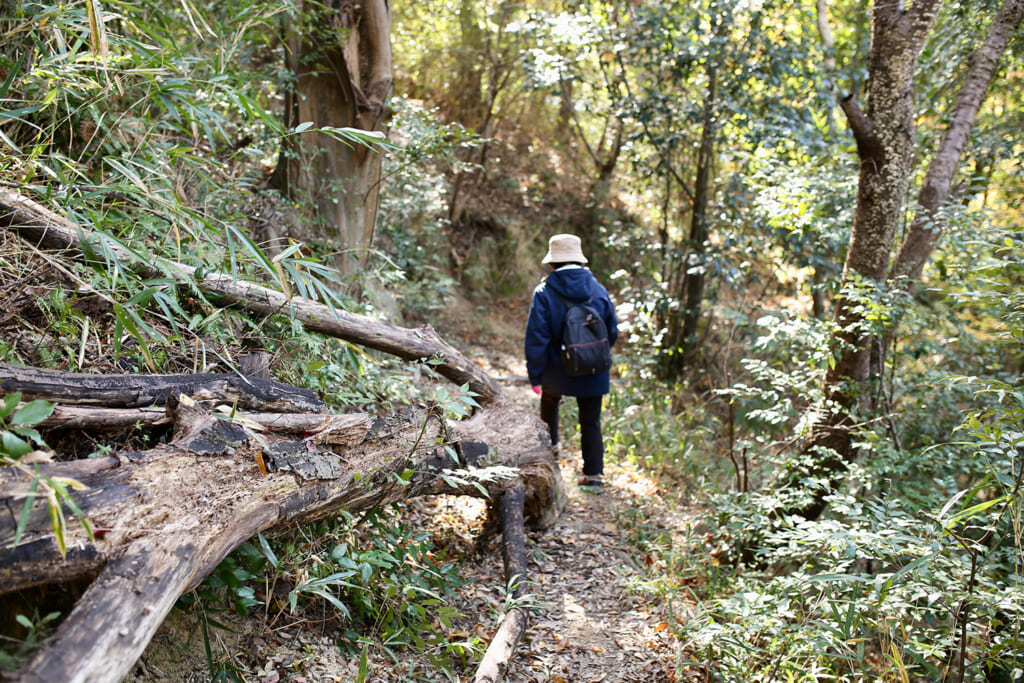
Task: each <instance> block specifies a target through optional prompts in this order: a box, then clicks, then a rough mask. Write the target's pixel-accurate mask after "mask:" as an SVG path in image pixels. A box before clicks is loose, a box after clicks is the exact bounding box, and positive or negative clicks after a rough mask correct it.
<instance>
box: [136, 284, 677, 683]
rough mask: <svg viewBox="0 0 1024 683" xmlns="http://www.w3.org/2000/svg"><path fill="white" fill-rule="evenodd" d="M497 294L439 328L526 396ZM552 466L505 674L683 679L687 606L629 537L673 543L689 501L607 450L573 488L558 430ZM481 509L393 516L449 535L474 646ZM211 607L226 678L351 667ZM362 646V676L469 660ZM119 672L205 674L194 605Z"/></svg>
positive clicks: (272, 680) (482, 627)
mask: <svg viewBox="0 0 1024 683" xmlns="http://www.w3.org/2000/svg"><path fill="white" fill-rule="evenodd" d="M508 307H509V308H510V309H515V311H516V312H515V314H514V315H511V314H512V313H513V311H511V310H510V311H508V313H510V315H508V316H503V315H502V314H501V312H500V311H499V312H498V314H497V315H492V316H490V321H489V322H488V323H485V327H487V326H488V325H489V326H490V329H475V330H460V331H458V332H454V331H453V330H451V329H448V330H444V329H439V331H440V332H441V334H442V336H445V337H446V338H447V339H448V340H449V341H451V342H452V343H454V344H455V345H456V346H458V347H460V348H461V349H463V350H464V351H466V352H467V353H468V355H470V357H473V358H476V359H479V360H480V361H481V362H483V363H484V364H485V365H486V366H487V370H488V372H490V373H491V375H492V376H493V377H495V378H496V379H498V380H499V381H500V382H501V383H502V384H503V386H504V387H505V389H506V391H508V392H509V393H510V394H511V395H512V396H513V397H514V398H515V400H517V401H522V402H523V403H524V404H527V405H533V403H534V402H535V401H536V397H535V396H534V395H533V394H532V392H530V389H529V386H528V385H527V382H526V370H525V364H524V363H523V361H522V360H521V359H520V358H519V356H520V355H521V353H519V352H518V344H519V343H521V342H520V341H519V339H520V336H519V335H520V334H521V333H520V332H518V331H517V330H516V331H514V332H513V330H511V329H504V326H505V325H510V324H513V323H509V322H505V321H509V320H512V321H514V320H519V319H525V317H524V316H525V311H522V310H519V309H522V308H523V302H521V301H517V302H510V303H509V304H508ZM462 320H463V321H465V320H466V318H463V319H462ZM460 327H464V323H463V325H460ZM567 431H569V430H567ZM566 446H568V447H567V448H566ZM560 465H561V468H562V475H563V478H564V479H565V483H566V489H567V494H568V506H567V508H566V510H565V512H564V513H563V514H562V515H561V517H560V518H559V519H558V521H557V522H556V523H555V524H554V525H552V526H551V527H549V528H547V529H543V530H532V531H528V538H527V555H528V562H529V572H530V577H529V578H530V580H531V581H532V582H533V583H532V585H531V586H530V588H529V589H528V593H529V594H530V595H531V596H532V599H531V601H532V602H533V603H534V609H533V611H532V613H531V616H530V623H529V626H528V629H527V632H526V635H525V637H524V639H523V641H521V642H520V644H519V646H518V648H517V650H516V652H515V654H514V656H513V660H512V665H511V668H510V670H509V671H508V673H507V675H506V680H508V681H552V682H554V683H567V682H572V683H584V682H590V681H594V682H596V681H604V682H608V683H612V682H620V681H621V682H626V681H629V682H638V683H639V682H641V681H642V682H654V681H677V680H689V679H686V678H681V677H679V676H678V675H677V674H676V673H675V672H676V670H677V658H679V657H683V656H685V655H684V654H683V648H682V644H681V643H680V642H679V640H678V639H677V638H676V636H675V635H674V633H675V632H677V630H678V629H677V628H674V626H675V625H676V624H675V621H676V620H679V621H682V620H684V619H685V618H687V616H688V615H689V613H690V611H691V610H690V606H689V605H684V604H673V603H672V601H671V600H666V596H665V592H664V591H659V590H658V589H657V586H658V585H663V584H662V583H660V581H664V580H665V577H664V576H663V575H659V572H661V573H663V572H664V567H663V566H660V559H659V557H657V555H656V554H654V553H649V552H648V550H646V549H645V548H647V546H646V544H644V543H640V542H639V540H640V539H641V538H650V537H651V536H652V535H653V536H657V537H661V538H663V539H665V540H666V541H667V540H668V539H670V538H671V539H673V540H674V542H675V545H676V547H677V548H678V547H681V546H680V544H681V543H682V539H683V538H684V537H686V536H688V535H689V532H690V527H691V526H692V525H693V524H695V521H694V520H695V516H696V511H695V510H693V509H692V508H690V507H689V506H687V505H686V504H685V503H684V502H682V501H678V500H674V499H673V498H672V496H671V495H670V494H668V493H666V492H664V491H660V490H659V488H658V486H657V484H656V483H655V482H654V481H653V480H652V479H651V478H649V477H648V476H647V475H646V474H645V473H644V472H643V471H641V470H640V469H638V468H636V467H635V466H633V465H632V464H630V463H624V462H619V461H618V459H617V458H616V457H615V455H614V454H609V457H607V458H606V466H605V477H606V484H605V486H604V488H603V490H602V491H601V492H600V493H593V492H590V491H589V490H584V489H581V488H579V487H577V485H576V483H575V482H576V479H577V477H578V476H579V467H580V454H579V451H578V444H577V443H573V440H572V439H571V438H569V439H567V441H566V442H564V443H563V454H562V459H561V460H560ZM482 512H483V509H482V505H481V504H479V503H478V502H477V501H475V500H471V499H466V498H454V497H438V498H434V499H429V500H418V501H410V502H408V503H406V504H405V508H404V509H403V512H402V519H403V521H404V522H406V523H408V524H410V525H412V526H413V527H414V528H420V529H427V530H430V531H431V533H432V534H434V535H435V536H438V535H440V536H444V537H446V539H447V540H446V543H447V545H448V546H449V547H451V546H452V545H455V546H461V548H462V551H461V552H462V553H463V555H462V559H461V562H462V564H461V575H462V577H463V578H464V579H465V580H466V583H465V584H464V585H463V586H461V587H459V588H458V589H456V594H455V596H454V597H449V604H451V606H452V607H454V608H455V609H456V610H458V611H459V612H460V613H461V614H463V615H465V616H464V617H463V618H462V619H459V620H457V621H456V623H455V624H453V627H454V628H453V629H452V631H451V632H450V633H449V638H450V639H451V640H459V639H465V640H473V639H475V640H477V642H480V643H483V646H484V647H485V646H486V644H487V643H488V642H490V639H491V637H492V636H493V634H494V631H495V629H496V627H497V623H498V621H499V618H500V614H501V613H502V610H503V604H502V603H503V599H504V591H503V588H504V585H505V579H504V576H503V568H502V561H501V554H500V544H499V543H498V542H497V539H492V541H491V542H490V543H484V544H481V543H479V542H478V541H479V533H480V530H481V528H482V527H483V514H482ZM452 539H454V541H453V540H452ZM481 545H482V546H483V547H482V548H481ZM456 552H459V551H458V550H456ZM216 618H217V619H218V621H220V622H221V623H224V624H225V625H227V626H229V627H230V629H231V630H230V631H227V630H223V629H213V630H212V631H211V639H212V640H213V641H214V642H213V643H211V649H212V651H213V658H214V659H215V660H217V661H220V662H222V663H223V662H230V664H231V666H232V668H233V670H234V671H235V675H236V676H237V677H238V678H239V680H244V681H246V682H248V681H250V680H251V681H256V682H259V683H279V682H281V681H289V682H294V683H327V682H331V683H340V682H349V681H354V680H356V679H357V672H358V667H359V661H358V656H352V655H343V654H341V652H340V651H339V649H338V647H337V646H336V645H335V642H334V639H333V638H332V636H331V633H329V632H325V631H323V630H319V629H315V630H313V629H310V628H308V626H307V627H305V628H304V627H302V626H292V627H284V628H270V627H268V626H266V624H265V623H263V622H262V621H261V620H260V619H258V618H248V619H243V618H241V617H238V616H232V615H221V614H218V615H216ZM371 652H372V654H371V657H370V667H369V677H368V678H367V680H368V681H378V682H392V681H411V680H438V681H445V680H468V678H467V676H469V677H471V676H472V670H469V671H466V672H463V673H462V674H461V675H460V676H459V677H458V678H457V679H456V678H452V677H451V676H450V675H447V674H445V673H443V672H441V671H436V670H434V669H433V667H432V666H431V665H430V664H429V662H427V660H426V658H425V657H424V656H422V655H419V654H415V653H411V652H403V651H399V652H398V661H396V660H395V659H393V658H391V657H389V656H388V655H387V654H386V653H384V651H383V650H382V649H381V648H372V649H371ZM471 668H472V667H470V669H471ZM126 680H127V681H130V682H131V683H149V682H151V681H182V682H188V683H191V682H197V683H198V682H200V681H208V680H210V669H209V658H208V657H207V655H206V653H205V648H204V645H203V640H202V638H201V637H200V636H199V635H198V628H197V624H196V620H195V617H194V616H190V615H187V614H184V613H181V612H179V611H177V610H175V612H174V613H173V614H172V615H171V616H170V617H169V618H168V619H167V620H166V622H165V624H164V625H163V627H162V628H161V630H160V631H159V632H158V634H157V636H156V637H155V638H154V639H153V641H152V643H151V644H150V647H149V648H148V649H147V650H146V652H145V654H144V655H143V657H142V658H141V660H140V662H139V664H138V665H137V666H136V667H135V670H134V671H133V673H132V675H131V676H129V677H128V679H126Z"/></svg>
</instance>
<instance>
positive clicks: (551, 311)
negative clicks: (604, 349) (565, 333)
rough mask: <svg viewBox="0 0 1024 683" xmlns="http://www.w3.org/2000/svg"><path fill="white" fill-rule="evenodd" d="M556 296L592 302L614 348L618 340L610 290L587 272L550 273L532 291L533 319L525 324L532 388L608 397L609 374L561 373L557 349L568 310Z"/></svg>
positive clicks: (559, 392)
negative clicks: (537, 387)
mask: <svg viewBox="0 0 1024 683" xmlns="http://www.w3.org/2000/svg"><path fill="white" fill-rule="evenodd" d="M552 290H554V291H552ZM556 292H557V294H560V295H561V296H562V298H563V299H565V300H566V301H574V302H581V303H582V302H584V301H587V299H591V298H592V300H591V302H590V305H591V306H593V307H594V309H595V310H596V311H597V312H598V313H599V314H600V316H601V317H602V318H603V319H604V324H605V326H606V327H607V328H608V341H610V342H611V343H612V344H613V345H614V344H615V340H616V339H618V336H619V322H618V320H616V318H615V307H614V306H612V300H611V299H610V298H609V297H608V290H606V289H605V288H604V287H603V286H602V285H601V283H600V282H598V281H597V279H596V278H595V277H594V275H593V274H592V273H591V272H590V271H589V270H588V269H586V268H566V269H564V270H556V271H553V272H551V273H548V276H547V277H546V278H545V279H544V281H543V282H541V283H540V284H539V285H537V288H536V289H535V290H533V301H532V302H531V303H530V318H529V321H528V322H527V323H526V372H527V374H529V376H530V385H531V386H542V387H544V388H545V389H547V390H548V391H553V392H555V393H557V394H561V395H563V396H604V395H605V394H607V393H608V383H609V378H608V373H607V372H599V373H597V374H596V375H587V376H586V377H567V376H566V374H565V370H563V369H562V358H561V356H559V353H558V348H559V345H560V342H561V337H562V319H563V318H564V317H565V310H566V306H565V304H563V303H562V301H561V299H559V298H558V296H556Z"/></svg>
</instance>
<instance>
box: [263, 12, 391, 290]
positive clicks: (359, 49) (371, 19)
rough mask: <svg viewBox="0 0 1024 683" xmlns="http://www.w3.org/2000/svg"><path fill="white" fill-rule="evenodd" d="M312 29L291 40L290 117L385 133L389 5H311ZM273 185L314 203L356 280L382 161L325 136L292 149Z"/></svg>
mask: <svg viewBox="0 0 1024 683" xmlns="http://www.w3.org/2000/svg"><path fill="white" fill-rule="evenodd" d="M301 11H302V14H303V17H304V19H305V20H308V25H309V29H308V30H307V31H305V32H303V33H302V34H301V35H295V36H293V38H292V40H291V41H290V43H289V44H290V47H291V50H292V52H293V54H295V55H297V59H296V60H294V64H295V65H296V67H297V73H296V80H297V82H296V86H295V88H296V93H295V98H294V109H293V110H290V114H289V115H292V116H295V117H296V118H297V123H304V122H307V121H308V122H312V123H313V124H314V126H315V127H316V128H325V127H333V128H358V129H360V130H365V131H379V130H381V129H382V123H383V120H384V111H385V102H386V100H387V98H388V97H389V96H390V95H391V90H392V83H393V81H392V73H391V39H390V31H391V10H390V7H389V4H388V1H387V0H362V1H361V2H356V1H355V0H333V2H327V3H321V2H310V1H305V2H303V3H302V9H301ZM278 163H279V165H280V164H285V165H286V168H285V170H284V171H283V172H275V182H276V184H277V185H278V186H279V187H281V189H283V190H284V191H285V192H286V194H288V195H289V196H291V197H292V198H294V199H297V200H311V201H312V203H313V205H314V206H315V207H316V216H317V218H318V220H319V222H320V226H321V228H322V230H323V235H324V237H326V238H327V239H328V240H330V241H332V242H334V243H335V244H337V246H338V249H339V253H338V257H337V258H336V260H335V262H336V264H337V265H338V267H339V270H340V271H341V273H342V275H343V277H346V278H352V277H353V276H355V275H356V274H357V273H358V272H359V271H360V270H361V268H362V267H363V266H364V265H365V264H366V260H367V256H368V254H369V250H370V247H371V245H372V242H373V233H374V225H375V223H376V219H377V208H378V203H379V202H378V196H379V195H378V193H379V189H380V170H381V157H380V155H379V154H378V153H376V152H374V151H372V150H369V149H367V148H366V147H362V146H358V145H356V146H353V145H351V144H350V143H347V142H345V141H343V140H339V139H337V138H335V137H333V136H331V135H328V134H326V133H323V132H320V131H309V132H304V133H301V134H300V135H299V143H298V144H297V145H290V144H286V145H285V146H284V147H283V148H282V154H281V159H280V161H279V162H278Z"/></svg>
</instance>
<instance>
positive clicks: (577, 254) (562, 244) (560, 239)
mask: <svg viewBox="0 0 1024 683" xmlns="http://www.w3.org/2000/svg"><path fill="white" fill-rule="evenodd" d="M586 262H587V257H586V256H584V255H583V245H582V242H580V238H579V237H577V236H576V235H552V236H551V239H549V240H548V253H547V255H546V256H545V257H544V259H543V260H542V261H541V263H586Z"/></svg>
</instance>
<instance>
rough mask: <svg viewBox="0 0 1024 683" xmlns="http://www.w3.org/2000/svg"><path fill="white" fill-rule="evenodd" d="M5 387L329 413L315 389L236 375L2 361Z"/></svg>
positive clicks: (94, 398) (124, 401)
mask: <svg viewBox="0 0 1024 683" xmlns="http://www.w3.org/2000/svg"><path fill="white" fill-rule="evenodd" d="M0 390H2V391H3V392H5V393H13V392H15V391H20V392H21V393H23V394H26V395H30V396H32V398H40V399H43V400H46V401H55V402H57V403H62V404H68V403H72V404H76V405H82V404H85V405H102V406H107V407H110V408H140V407H144V406H152V405H163V404H164V403H166V402H167V397H168V396H170V395H171V394H172V393H182V394H185V395H186V396H193V397H195V398H196V399H199V400H206V399H213V400H217V401H221V402H225V403H232V402H237V403H238V405H239V406H242V407H244V408H252V409H254V410H279V411H297V412H312V413H320V412H323V410H324V408H325V406H324V402H323V401H322V400H321V399H320V397H319V396H317V394H316V392H315V391H311V390H309V389H300V388H298V387H293V386H289V385H287V384H281V383H280V382H274V381H272V380H265V379H259V378H257V377H242V376H239V375H231V374H201V375H139V374H131V375H96V374H89V373H84V372H61V371H59V370H46V369H41V368H29V367H24V366H18V365H11V364H10V363H0Z"/></svg>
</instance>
